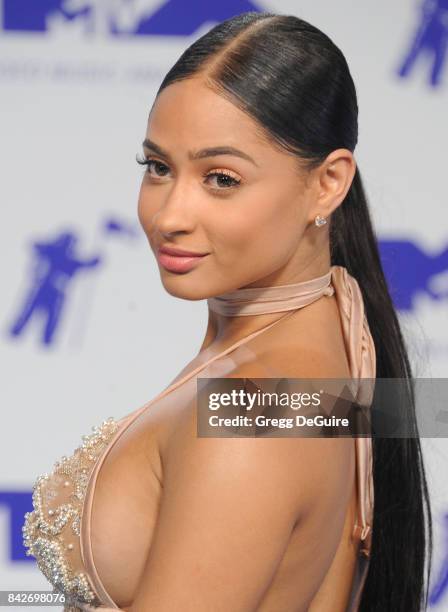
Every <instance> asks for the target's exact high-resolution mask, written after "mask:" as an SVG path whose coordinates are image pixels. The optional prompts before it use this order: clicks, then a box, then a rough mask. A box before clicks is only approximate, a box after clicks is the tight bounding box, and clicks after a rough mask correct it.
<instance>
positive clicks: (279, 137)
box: [157, 12, 432, 612]
mask: <svg viewBox="0 0 448 612" xmlns="http://www.w3.org/2000/svg"><path fill="white" fill-rule="evenodd" d="M193 75H194V76H197V75H203V76H204V79H205V81H206V83H207V84H208V85H209V86H210V87H212V88H213V89H214V90H215V91H216V92H217V93H219V94H220V95H222V96H225V97H227V98H228V99H229V100H231V101H232V102H233V103H234V104H235V105H237V106H238V107H239V108H240V109H241V110H243V111H244V112H245V113H247V114H248V115H249V116H250V117H252V118H253V119H255V120H256V121H257V122H258V124H259V125H260V126H261V128H262V130H263V133H265V134H266V135H267V136H268V138H269V139H270V140H271V141H272V142H273V143H274V144H277V145H280V146H281V147H283V148H284V149H286V150H288V151H290V152H292V153H294V154H295V155H296V156H297V158H298V161H299V162H300V164H301V165H302V167H303V164H305V166H306V167H308V168H312V167H316V166H318V165H320V164H321V163H322V162H323V161H324V160H325V158H326V157H327V156H328V155H329V154H330V153H331V151H333V150H335V149H337V148H346V149H349V150H350V151H352V152H353V151H354V149H355V146H356V143H357V140H358V105H357V96H356V90H355V86H354V83H353V80H352V77H351V75H350V71H349V68H348V65H347V62H346V60H345V57H344V55H343V54H342V52H341V51H340V49H339V48H338V47H337V46H336V45H335V44H334V43H333V42H332V41H331V40H330V38H329V37H328V36H327V35H326V34H324V33H323V32H322V31H321V30H319V29H318V28H316V27H314V26H312V25H311V24H309V23H307V22H306V21H303V20H302V19H299V18H298V17H296V16H293V15H279V14H275V13H267V12H261V13H259V12H246V13H242V14H240V15H237V16H235V17H233V18H231V19H227V20H225V21H223V22H221V23H220V24H218V25H216V26H215V27H213V28H212V29H211V30H209V31H208V32H207V33H206V34H204V35H203V36H202V37H200V38H199V39H198V40H196V41H195V42H194V43H193V44H192V45H191V46H190V47H189V48H188V49H187V50H186V51H185V52H184V53H183V54H182V55H181V57H180V58H179V60H178V61H177V62H176V63H175V65H174V66H173V67H172V68H171V70H170V71H169V72H168V73H167V75H166V76H165V78H164V80H163V81H162V83H161V85H160V87H159V90H158V92H157V95H158V94H159V93H160V92H161V91H162V90H163V89H164V88H165V87H167V86H168V85H170V84H171V83H174V82H175V81H179V80H182V79H186V78H188V77H190V76H193ZM330 252H331V263H332V265H341V266H345V268H346V269H347V271H348V272H349V273H350V274H351V275H352V276H354V277H355V278H356V280H357V281H358V283H359V286H360V288H361V292H362V295H363V299H364V304H365V312H366V316H367V320H368V323H369V327H370V330H371V333H372V337H373V340H374V343H375V348H376V356H377V362H376V376H377V377H378V378H401V379H407V380H410V381H411V380H412V371H411V366H410V363H409V358H408V354H407V348H406V345H405V341H404V338H403V335H402V332H401V329H400V325H399V321H398V318H397V314H396V311H395V309H394V306H393V302H392V299H391V296H390V293H389V290H388V286H387V283H386V279H385V276H384V271H383V268H382V264H381V260H380V256H379V251H378V243H377V239H376V236H375V232H374V229H373V225H372V221H371V218H370V213H369V207H368V203H367V198H366V194H365V190H364V187H363V182H362V180H361V174H360V171H359V169H358V167H357V169H356V174H355V176H354V179H353V181H352V184H351V187H350V190H349V191H348V193H347V196H346V198H345V199H344V201H343V202H342V204H341V205H340V206H339V207H338V208H337V209H336V210H335V211H334V212H333V213H332V215H331V218H330ZM406 410H407V412H408V417H409V418H410V419H411V420H412V422H413V423H414V424H415V423H416V416H415V398H414V392H413V387H412V384H409V386H408V387H407V391H406ZM415 431H416V428H415ZM373 463H374V493H375V503H374V520H373V529H372V551H371V559H370V564H369V570H368V574H367V578H366V582H365V585H364V589H363V593H362V599H361V604H360V609H361V611H362V612H370V611H373V610H375V611H381V612H386V611H388V610H390V611H392V610H393V612H398V611H401V610H402V611H403V612H404V611H405V612H420V610H421V609H422V606H423V607H424V608H425V609H426V607H427V599H428V592H427V591H428V587H429V577H430V569H431V556H432V520H431V508H430V500H429V494H428V486H427V482H426V476H425V469H424V463H423V457H422V452H421V446H420V440H419V437H418V434H417V435H415V436H414V437H409V438H384V437H383V438H379V437H374V438H373ZM425 513H426V514H425ZM425 518H426V522H425ZM425 545H427V546H428V550H426V547H425ZM425 562H427V564H428V565H427V578H426V585H425ZM425 586H426V588H425Z"/></svg>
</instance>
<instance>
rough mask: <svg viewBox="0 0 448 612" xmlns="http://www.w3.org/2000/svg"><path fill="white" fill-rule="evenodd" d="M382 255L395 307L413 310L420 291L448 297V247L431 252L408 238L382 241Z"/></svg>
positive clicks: (436, 298)
mask: <svg viewBox="0 0 448 612" xmlns="http://www.w3.org/2000/svg"><path fill="white" fill-rule="evenodd" d="M379 247H380V255H381V260H382V264H383V268H384V272H385V275H386V278H387V282H388V285H389V290H390V293H391V296H392V299H393V301H394V304H395V307H396V308H397V309H399V310H402V311H411V310H412V309H413V308H414V301H415V298H416V296H417V295H418V294H424V295H426V296H429V297H430V298H431V299H432V300H446V299H447V298H448V283H447V282H446V277H447V276H448V275H447V272H448V247H447V248H445V249H443V250H442V251H441V252H440V253H438V254H437V255H428V254H427V253H425V252H424V251H423V250H422V249H421V248H420V247H419V246H418V245H417V244H415V243H413V242H411V241H409V240H380V243H379Z"/></svg>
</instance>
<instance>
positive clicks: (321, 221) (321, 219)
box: [314, 215, 327, 227]
mask: <svg viewBox="0 0 448 612" xmlns="http://www.w3.org/2000/svg"><path fill="white" fill-rule="evenodd" d="M326 222H327V220H326V219H325V217H321V216H320V215H316V217H315V219H314V223H315V225H317V227H321V225H325V223H326Z"/></svg>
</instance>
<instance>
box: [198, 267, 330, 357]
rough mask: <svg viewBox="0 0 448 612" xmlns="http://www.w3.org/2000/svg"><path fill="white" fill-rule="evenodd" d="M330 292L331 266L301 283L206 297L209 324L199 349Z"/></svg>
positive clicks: (245, 332) (250, 330) (238, 333)
mask: <svg viewBox="0 0 448 612" xmlns="http://www.w3.org/2000/svg"><path fill="white" fill-rule="evenodd" d="M333 292H334V289H333V287H332V285H331V268H330V269H329V270H328V271H327V272H326V273H324V274H320V275H319V276H315V277H313V278H311V279H307V280H304V281H300V282H295V283H289V284H284V285H275V286H269V287H243V288H241V289H236V290H234V291H230V292H226V293H223V294H220V295H218V296H214V297H211V298H208V300H207V303H208V307H209V319H208V327H207V333H206V336H205V338H204V342H203V344H202V346H201V349H200V350H201V351H202V350H204V349H205V348H208V347H209V346H210V345H211V344H212V343H214V342H215V341H216V342H220V343H221V342H224V340H225V341H226V342H231V341H234V340H236V339H238V338H240V337H241V336H244V335H247V334H250V333H251V332H252V331H255V330H257V329H259V328H262V327H264V326H265V325H268V324H269V323H271V322H272V321H275V320H277V319H279V318H281V317H282V316H284V315H285V314H286V312H287V311H290V310H296V309H299V308H303V307H305V306H307V305H308V304H310V303H312V302H313V301H315V300H317V299H319V298H320V297H321V296H322V295H332V294H333Z"/></svg>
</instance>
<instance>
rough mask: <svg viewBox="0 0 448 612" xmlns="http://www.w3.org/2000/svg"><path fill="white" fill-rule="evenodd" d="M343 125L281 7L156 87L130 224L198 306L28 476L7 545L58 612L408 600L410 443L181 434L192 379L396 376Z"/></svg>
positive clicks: (324, 66) (416, 579) (333, 63)
mask: <svg viewBox="0 0 448 612" xmlns="http://www.w3.org/2000/svg"><path fill="white" fill-rule="evenodd" d="M357 112H358V109H357V101H356V92H355V87H354V84H353V81H352V78H351V76H350V73H349V69H348V66H347V64H346V61H345V59H344V56H343V55H342V53H341V51H340V50H339V49H338V48H337V47H336V46H335V45H334V44H333V43H332V42H331V40H330V39H329V38H328V37H327V36H326V35H325V34H323V33H322V32H321V31H320V30H318V29H317V28H315V27H313V26H311V25H310V24H309V23H307V22H305V21H303V20H301V19H299V18H297V17H294V16H286V15H276V14H273V13H252V12H251V13H245V14H242V15H239V16H236V17H234V18H232V19H229V20H227V21H225V22H223V23H221V24H219V25H217V26H216V27H215V28H213V29H212V30H210V31H209V32H208V33H207V34H205V35H204V36H202V37H201V38H200V39H199V40H197V41H196V42H195V43H194V44H193V45H191V46H190V47H189V48H188V49H187V50H186V51H185V52H184V54H183V55H182V56H181V58H180V59H179V60H178V62H177V63H176V64H175V65H174V66H173V68H172V69H171V70H170V71H169V73H168V74H167V76H166V77H165V79H164V81H163V82H162V84H161V86H160V88H159V91H158V93H157V96H156V100H155V102H154V105H153V107H152V109H151V113H150V116H149V119H148V125H147V132H146V137H145V141H144V157H143V158H142V159H139V160H138V161H139V163H141V164H144V165H145V166H146V168H145V173H144V177H143V181H142V186H141V191H140V197H139V206H138V213H139V219H140V222H141V224H142V227H143V229H144V231H145V233H146V235H147V237H148V241H149V244H150V246H151V248H152V250H153V251H154V253H155V254H156V256H157V261H158V265H159V270H160V274H161V280H162V283H163V285H164V287H165V289H166V290H167V291H168V292H169V293H170V294H172V295H174V296H176V297H180V298H182V299H189V300H199V299H207V300H208V306H209V321H208V327H207V331H206V334H205V339H204V341H203V344H202V347H201V349H200V351H199V353H198V355H197V356H196V357H195V358H194V359H193V360H192V361H191V362H190V363H189V364H188V365H187V366H186V367H185V368H184V370H183V371H182V372H181V373H180V374H179V375H178V377H176V379H175V380H174V381H173V382H172V383H171V385H169V387H167V388H166V389H165V390H164V391H163V392H162V393H161V394H160V395H158V396H157V397H156V398H154V399H153V400H152V401H151V402H149V403H148V404H145V406H143V407H141V408H140V409H138V410H136V411H134V412H133V413H131V414H129V415H127V416H126V417H123V418H122V419H121V420H120V421H119V422H118V423H117V422H115V421H114V420H113V419H112V418H111V419H109V420H108V421H105V422H103V424H102V425H101V427H100V428H97V429H95V431H94V433H93V434H91V435H90V436H87V437H86V438H85V441H84V443H83V445H82V446H81V447H79V448H78V449H76V451H75V453H74V454H73V455H72V456H70V457H68V458H67V457H64V458H63V460H62V461H61V462H59V463H57V464H56V466H55V469H54V471H53V473H52V475H51V476H48V475H44V476H42V477H40V478H39V479H38V481H37V483H36V486H35V495H34V506H35V510H34V512H32V513H27V518H26V525H25V526H24V532H25V545H26V546H28V547H29V548H30V551H29V553H30V554H33V555H35V556H36V558H37V561H38V564H39V567H40V568H41V569H42V571H43V572H44V573H45V575H46V576H47V578H48V579H49V580H50V581H51V582H52V583H53V585H54V586H55V588H56V589H57V590H59V591H61V592H63V593H65V594H66V596H67V597H68V596H71V597H72V601H71V604H69V603H67V605H66V610H80V609H83V610H92V609H96V608H98V607H100V608H103V609H111V610H112V609H117V608H119V609H122V610H132V612H140V611H143V610H148V611H149V610H150V611H151V612H167V611H168V610H170V611H171V610H183V611H188V610H195V612H201V611H204V612H205V611H207V612H208V611H210V610H216V611H218V610H222V611H232V612H239V611H241V612H245V611H249V610H260V611H263V612H270V611H275V612H278V611H279V610H285V611H289V610H290V611H291V612H292V611H305V610H308V611H312V612H327V611H328V612H330V611H331V612H339V611H341V612H342V611H344V610H362V611H363V612H364V611H369V610H394V611H397V610H406V612H409V611H415V612H417V611H419V610H421V606H422V604H425V589H424V564H425V559H426V557H425V543H426V537H427V536H428V538H429V550H431V548H430V545H431V531H430V529H429V531H428V532H427V531H426V528H425V522H424V518H425V514H424V509H425V508H426V510H427V513H428V517H427V518H428V522H429V527H430V512H429V510H430V508H429V501H428V493H427V487H426V481H425V474H424V468H423V462H422V456H421V451H420V445H419V440H418V438H417V437H416V438H413V439H374V440H373V441H372V440H371V439H370V438H357V439H356V440H354V439H353V438H348V437H347V438H311V439H301V438H294V437H291V438H266V437H263V438H258V439H257V440H256V441H255V440H254V439H249V438H248V437H239V438H238V437H233V438H232V437H223V438H212V439H205V438H201V437H198V436H197V435H196V426H197V418H196V408H197V406H196V383H197V377H198V376H199V377H230V378H243V377H254V378H269V377H285V376H287V377H291V378H341V379H344V378H369V377H373V378H375V377H385V378H389V377H402V378H409V377H411V370H410V366H409V361H408V357H407V353H406V348H405V345H404V342H403V338H402V335H401V331H400V327H399V323H398V320H397V316H396V313H395V311H394V308H393V305H392V302H391V299H390V296H389V293H388V289H387V285H386V282H385V278H384V274H383V270H382V267H381V263H380V259H379V255H378V247H377V243H376V239H375V235H374V232H373V229H372V223H371V220H370V217H369V211H368V206H367V202H366V197H365V194H364V190H363V186H362V182H361V176H360V172H359V170H358V168H357V165H356V162H355V159H354V156H353V152H354V149H355V146H356V143H357V132H358V126H357ZM179 249H180V250H181V251H184V254H185V252H187V254H189V255H191V254H193V256H192V257H189V256H184V257H181V256H180V255H179ZM176 252H177V255H176ZM406 400H407V410H408V411H409V412H410V413H411V414H412V418H413V419H414V420H415V412H414V411H415V406H414V398H413V395H412V392H411V391H409V394H408V397H407V398H406ZM149 407H150V410H148V408H149ZM372 442H373V447H372ZM372 448H373V458H372ZM372 459H373V462H372ZM100 468H101V470H100ZM93 493H94V494H95V496H94V498H93ZM70 528H71V530H70ZM428 577H429V569H428Z"/></svg>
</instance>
